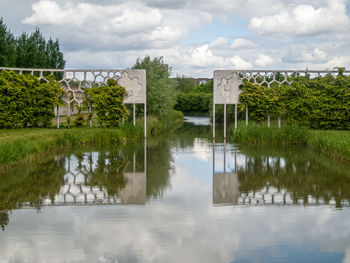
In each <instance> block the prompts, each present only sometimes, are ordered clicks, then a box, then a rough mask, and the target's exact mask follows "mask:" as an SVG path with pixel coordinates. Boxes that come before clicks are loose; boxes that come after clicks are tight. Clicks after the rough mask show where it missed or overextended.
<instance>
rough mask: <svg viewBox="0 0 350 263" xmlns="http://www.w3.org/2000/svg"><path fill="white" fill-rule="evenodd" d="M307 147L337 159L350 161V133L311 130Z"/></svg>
mask: <svg viewBox="0 0 350 263" xmlns="http://www.w3.org/2000/svg"><path fill="white" fill-rule="evenodd" d="M310 133H311V135H310V137H309V138H308V146H309V147H311V148H313V149H317V150H319V151H321V152H323V153H326V154H329V155H332V156H334V157H337V158H344V159H350V131H336V130H325V131H321V130H313V131H310Z"/></svg>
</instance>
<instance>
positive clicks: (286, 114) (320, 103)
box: [240, 71, 350, 129]
mask: <svg viewBox="0 0 350 263" xmlns="http://www.w3.org/2000/svg"><path fill="white" fill-rule="evenodd" d="M242 90H243V92H242V93H241V95H240V101H241V102H242V103H243V104H244V105H247V106H248V108H249V115H250V119H252V120H254V121H257V122H261V121H262V120H264V119H265V118H266V116H267V115H268V114H270V115H272V116H277V115H279V116H281V117H283V118H284V119H285V120H286V121H287V122H289V123H294V124H298V125H302V126H307V127H310V128H315V129H349V128H350V77H349V76H344V75H343V74H341V71H340V72H339V74H338V76H337V77H333V76H332V75H327V76H325V77H318V78H314V79H310V78H309V77H308V76H307V77H295V78H294V79H293V82H292V84H291V85H290V86H289V85H286V84H285V85H282V86H281V87H277V86H273V87H271V88H267V87H264V86H258V85H256V84H252V83H249V82H245V83H244V85H243V87H242Z"/></svg>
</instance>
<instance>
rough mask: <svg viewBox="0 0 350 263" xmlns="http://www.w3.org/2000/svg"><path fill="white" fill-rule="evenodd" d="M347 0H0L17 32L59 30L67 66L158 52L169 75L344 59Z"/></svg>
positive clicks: (313, 65) (348, 57)
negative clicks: (169, 71)
mask: <svg viewBox="0 0 350 263" xmlns="http://www.w3.org/2000/svg"><path fill="white" fill-rule="evenodd" d="M349 7H350V0H309V1H303V0H288V1H287V0H177V1H173V0H0V17H3V19H4V22H5V23H6V24H7V25H8V26H9V27H10V29H11V31H12V32H13V33H14V34H16V35H18V34H20V33H22V32H23V31H26V32H33V31H34V30H35V28H36V27H38V28H40V30H41V31H42V32H43V33H44V34H45V35H46V36H48V37H49V36H51V37H52V38H58V39H59V42H60V45H61V49H62V51H63V52H64V54H65V59H66V68H75V69H76V68H79V69H88V68H91V69H97V68H98V69H100V68H103V69H122V68H130V67H132V65H133V64H135V62H136V60H137V59H138V58H143V57H144V56H145V55H150V56H151V57H158V56H163V57H164V61H165V63H167V64H168V65H169V66H170V67H171V68H172V75H173V76H176V75H181V76H182V75H185V76H191V77H212V75H213V70H215V69H238V70H239V69H264V70H265V69H266V70H273V69H299V70H304V69H306V68H308V69H309V70H311V69H314V70H324V69H333V68H334V67H347V68H349V67H350V52H349V51H350V45H349V43H350V41H349V40H350V34H349V33H350V18H349Z"/></svg>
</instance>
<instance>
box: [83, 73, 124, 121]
mask: <svg viewBox="0 0 350 263" xmlns="http://www.w3.org/2000/svg"><path fill="white" fill-rule="evenodd" d="M125 94H126V91H125V88H123V87H121V86H119V85H118V84H117V82H116V81H115V80H114V79H109V80H108V81H107V85H106V86H101V87H92V88H90V89H85V95H86V100H87V101H88V102H89V103H92V104H93V105H94V110H95V111H96V113H97V119H98V122H99V124H100V125H101V126H102V127H119V126H121V124H122V119H123V118H124V119H125V120H127V118H128V114H129V113H128V110H127V109H126V107H125V105H124V103H123V99H124V95H125Z"/></svg>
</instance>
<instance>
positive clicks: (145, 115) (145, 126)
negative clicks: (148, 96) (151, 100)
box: [143, 102, 147, 138]
mask: <svg viewBox="0 0 350 263" xmlns="http://www.w3.org/2000/svg"><path fill="white" fill-rule="evenodd" d="M143 114H144V116H143V121H144V124H143V126H144V136H145V138H147V103H146V102H145V104H144V110H143Z"/></svg>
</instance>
